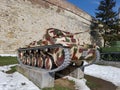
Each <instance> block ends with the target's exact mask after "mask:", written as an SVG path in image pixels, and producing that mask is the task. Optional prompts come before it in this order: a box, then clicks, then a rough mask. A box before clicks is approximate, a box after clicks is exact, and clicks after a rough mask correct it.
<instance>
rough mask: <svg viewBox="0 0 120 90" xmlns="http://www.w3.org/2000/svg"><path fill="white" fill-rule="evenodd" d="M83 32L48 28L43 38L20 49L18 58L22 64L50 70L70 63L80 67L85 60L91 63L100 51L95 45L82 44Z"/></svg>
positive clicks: (58, 68) (59, 68)
mask: <svg viewBox="0 0 120 90" xmlns="http://www.w3.org/2000/svg"><path fill="white" fill-rule="evenodd" d="M81 33H82V32H79V33H70V32H66V31H62V30H58V29H54V28H50V29H47V30H46V34H45V35H44V37H43V39H42V40H39V41H33V42H32V43H30V44H29V45H27V46H26V47H24V48H19V49H18V60H19V62H20V64H23V65H27V66H33V67H37V68H42V69H46V70H48V71H50V72H53V71H60V70H62V69H64V68H66V67H67V66H68V65H74V66H77V67H80V66H83V61H87V62H88V63H89V64H90V63H92V62H94V61H95V60H96V58H98V57H97V55H98V51H97V50H96V48H95V47H94V46H93V45H86V44H84V45H80V41H81V40H80V36H79V35H80V34H81Z"/></svg>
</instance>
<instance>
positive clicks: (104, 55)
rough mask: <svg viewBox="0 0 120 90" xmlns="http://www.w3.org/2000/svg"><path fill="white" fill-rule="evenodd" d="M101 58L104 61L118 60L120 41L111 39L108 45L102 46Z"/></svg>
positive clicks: (119, 58)
mask: <svg viewBox="0 0 120 90" xmlns="http://www.w3.org/2000/svg"><path fill="white" fill-rule="evenodd" d="M101 59H102V60H105V61H120V41H113V42H111V43H110V46H109V47H102V48H101Z"/></svg>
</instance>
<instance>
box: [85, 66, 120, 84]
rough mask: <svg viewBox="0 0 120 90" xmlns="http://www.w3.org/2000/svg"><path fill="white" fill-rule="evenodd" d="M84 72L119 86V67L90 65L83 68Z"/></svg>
mask: <svg viewBox="0 0 120 90" xmlns="http://www.w3.org/2000/svg"><path fill="white" fill-rule="evenodd" d="M85 74H87V75H90V76H94V77H97V78H101V79H103V80H106V81H109V82H112V83H113V84H114V85H116V86H120V68H116V67H113V66H102V65H95V64H93V65H90V66H88V67H86V68H85Z"/></svg>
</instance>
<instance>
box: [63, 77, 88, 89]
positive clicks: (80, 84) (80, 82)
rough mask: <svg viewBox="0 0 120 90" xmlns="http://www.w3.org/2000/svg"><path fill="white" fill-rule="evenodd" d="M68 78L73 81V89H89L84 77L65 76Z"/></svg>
mask: <svg viewBox="0 0 120 90" xmlns="http://www.w3.org/2000/svg"><path fill="white" fill-rule="evenodd" d="M65 78H68V80H73V81H74V82H75V87H76V88H75V90H90V89H89V88H88V87H87V85H86V79H76V78H73V77H70V76H66V77H65Z"/></svg>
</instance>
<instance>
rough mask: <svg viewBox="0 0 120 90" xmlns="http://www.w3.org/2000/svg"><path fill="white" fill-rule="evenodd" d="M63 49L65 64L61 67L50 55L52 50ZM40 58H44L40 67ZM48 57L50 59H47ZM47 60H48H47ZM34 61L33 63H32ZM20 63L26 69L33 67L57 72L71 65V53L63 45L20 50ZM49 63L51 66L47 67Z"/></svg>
mask: <svg viewBox="0 0 120 90" xmlns="http://www.w3.org/2000/svg"><path fill="white" fill-rule="evenodd" d="M57 48H60V49H62V52H63V56H64V59H63V62H62V63H61V64H60V65H56V64H55V61H54V58H53V56H52V55H51V54H53V53H50V52H49V50H50V49H52V50H53V49H57ZM38 57H39V58H42V61H41V62H42V64H41V65H40V66H39V65H38ZM47 57H48V58H47ZM46 58H47V59H46ZM32 60H34V61H33V63H32ZM49 60H50V61H49ZM18 61H19V63H20V64H21V65H24V66H26V67H32V68H35V69H40V68H41V69H42V70H46V71H48V72H57V71H60V70H63V69H64V68H66V67H67V66H68V65H70V61H71V59H70V51H69V48H67V47H65V46H63V45H61V44H54V45H46V46H37V47H29V48H19V49H18ZM47 62H49V63H50V64H51V66H50V67H49V65H48V67H47V65H46V63H47Z"/></svg>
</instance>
